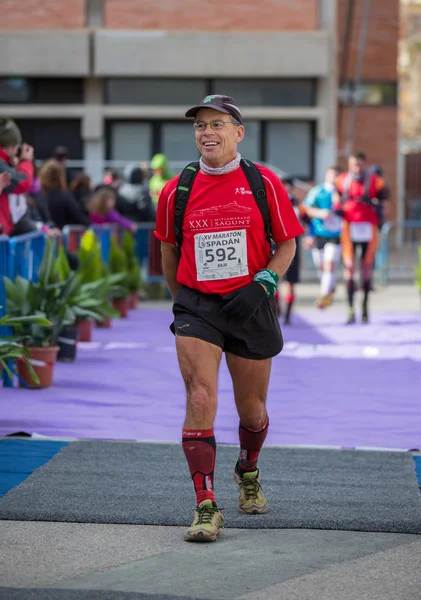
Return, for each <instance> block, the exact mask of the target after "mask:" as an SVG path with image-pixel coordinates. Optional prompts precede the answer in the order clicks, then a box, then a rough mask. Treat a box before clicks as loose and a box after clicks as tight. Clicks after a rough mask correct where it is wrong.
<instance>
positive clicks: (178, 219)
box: [174, 158, 273, 252]
mask: <svg viewBox="0 0 421 600" xmlns="http://www.w3.org/2000/svg"><path fill="white" fill-rule="evenodd" d="M240 166H241V168H242V169H243V173H244V175H245V176H246V178H247V181H248V183H249V186H250V189H251V191H252V193H253V197H254V199H255V201H256V204H257V206H258V207H259V210H260V212H261V215H262V218H263V223H264V226H265V233H266V239H267V241H268V242H269V244H270V247H271V249H272V250H273V240H272V236H271V228H270V213H269V204H268V200H267V195H266V187H265V182H264V181H263V177H262V174H261V172H260V171H259V169H258V168H257V167H256V165H255V164H254V163H252V162H250V161H248V160H244V159H243V158H242V159H241V161H240ZM199 170H200V168H199V161H195V162H192V163H190V164H189V165H187V167H185V169H184V170H183V171H182V173H181V175H180V179H179V180H178V183H177V190H176V193H175V201H174V234H175V240H176V242H175V245H176V248H177V250H178V251H179V252H181V244H182V243H183V221H184V214H185V212H186V208H187V203H188V201H189V197H190V194H191V191H192V188H193V184H194V181H195V179H196V176H197V174H198V172H199Z"/></svg>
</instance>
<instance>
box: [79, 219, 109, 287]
mask: <svg viewBox="0 0 421 600" xmlns="http://www.w3.org/2000/svg"><path fill="white" fill-rule="evenodd" d="M77 272H78V273H79V274H80V275H81V278H82V283H91V282H93V281H98V280H99V279H101V278H102V277H104V264H103V262H102V258H101V245H100V243H99V242H98V240H97V238H96V236H95V233H94V231H93V230H91V229H88V230H87V231H85V233H84V234H83V235H82V238H81V240H80V249H79V267H78V269H77Z"/></svg>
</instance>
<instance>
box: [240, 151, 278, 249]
mask: <svg viewBox="0 0 421 600" xmlns="http://www.w3.org/2000/svg"><path fill="white" fill-rule="evenodd" d="M240 166H241V168H242V169H243V172H244V175H245V176H246V178H247V181H248V183H249V186H250V189H251V191H252V192H253V196H254V199H255V201H256V204H257V206H258V207H259V210H260V212H261V214H262V218H263V223H264V226H265V233H266V239H267V241H268V242H269V245H270V246H271V248H272V246H273V240H272V235H271V228H270V212H269V204H268V199H267V194H266V186H265V182H264V181H263V176H262V174H261V172H260V171H259V169H258V168H257V167H256V165H255V164H254V163H252V162H251V161H249V160H244V159H243V158H242V159H241V161H240Z"/></svg>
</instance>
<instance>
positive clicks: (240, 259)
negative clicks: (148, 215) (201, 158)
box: [154, 165, 304, 296]
mask: <svg viewBox="0 0 421 600" xmlns="http://www.w3.org/2000/svg"><path fill="white" fill-rule="evenodd" d="M258 168H259V170H260V172H261V173H262V176H263V180H264V182H265V186H266V195H267V199H268V204H269V210H270V219H271V232H272V237H273V239H274V240H275V242H277V243H280V242H285V241H287V240H291V239H293V238H295V237H297V236H299V235H301V234H302V233H303V232H304V230H303V228H302V227H301V225H300V223H299V221H298V219H297V217H296V215H295V212H294V208H293V207H292V205H291V202H290V199H289V198H288V195H287V193H286V191H285V189H284V187H283V185H282V183H281V182H280V180H279V178H278V177H277V176H276V175H275V174H274V173H273V172H272V171H270V170H269V169H266V168H265V167H261V166H260V165H258ZM177 182H178V177H175V178H174V179H172V180H171V181H169V182H168V183H167V184H166V185H165V187H164V188H163V190H162V192H161V195H160V197H159V202H158V209H157V218H156V230H155V232H154V233H155V236H156V237H157V238H158V239H159V240H161V241H163V242H168V243H170V244H175V242H176V239H175V235H174V228H173V225H174V198H175V192H176V186H177ZM181 250H182V252H181V258H180V264H179V266H178V271H177V281H178V283H180V284H182V285H186V286H187V287H190V288H193V289H196V290H199V291H200V292H203V293H205V294H220V295H221V296H223V295H225V294H228V293H230V292H232V291H234V290H236V289H238V288H240V287H243V286H244V285H247V284H249V283H251V282H252V280H253V277H254V276H255V275H256V273H258V272H259V271H260V270H261V269H264V268H266V267H267V265H268V263H269V256H270V247H269V243H268V241H267V240H266V234H265V229H264V223H263V218H262V215H261V212H260V210H259V207H258V206H257V204H256V201H255V199H254V196H253V193H252V191H251V189H250V186H249V184H248V181H247V178H246V176H245V175H244V173H243V170H242V169H241V168H238V169H236V170H235V171H232V172H231V173H227V174H226V175H217V176H215V175H206V174H204V173H202V172H199V173H198V175H197V177H196V180H195V182H194V185H193V189H192V191H191V194H190V198H189V202H188V204H187V208H186V212H185V215H184V221H183V244H182V248H181Z"/></svg>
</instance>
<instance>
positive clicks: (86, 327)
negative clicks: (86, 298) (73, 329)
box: [77, 319, 94, 342]
mask: <svg viewBox="0 0 421 600" xmlns="http://www.w3.org/2000/svg"><path fill="white" fill-rule="evenodd" d="M93 328H94V322H93V321H91V320H89V319H86V320H83V321H78V323H77V329H78V331H79V342H91V341H92V330H93Z"/></svg>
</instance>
